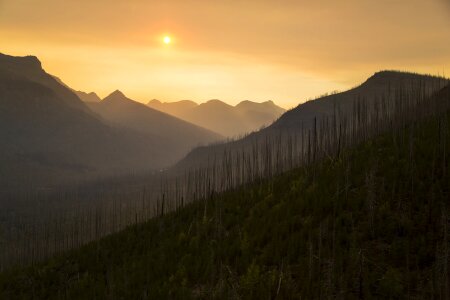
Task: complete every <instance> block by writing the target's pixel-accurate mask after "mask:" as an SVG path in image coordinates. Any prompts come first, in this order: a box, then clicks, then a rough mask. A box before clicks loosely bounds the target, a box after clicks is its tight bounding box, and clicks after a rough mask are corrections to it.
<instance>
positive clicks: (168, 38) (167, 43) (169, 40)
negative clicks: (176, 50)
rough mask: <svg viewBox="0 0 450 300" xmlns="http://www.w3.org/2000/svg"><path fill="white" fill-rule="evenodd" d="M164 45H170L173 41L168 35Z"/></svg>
mask: <svg viewBox="0 0 450 300" xmlns="http://www.w3.org/2000/svg"><path fill="white" fill-rule="evenodd" d="M163 41H164V44H166V45H169V44H170V42H171V41H172V39H171V38H170V36H168V35H166V36H165V37H164V39H163Z"/></svg>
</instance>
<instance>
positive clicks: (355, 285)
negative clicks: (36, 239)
mask: <svg viewBox="0 0 450 300" xmlns="http://www.w3.org/2000/svg"><path fill="white" fill-rule="evenodd" d="M442 93H445V94H446V96H445V97H446V98H442V101H448V99H449V98H448V97H449V95H450V94H449V91H448V88H447V89H446V90H443V91H442ZM449 140H450V113H449V112H448V111H447V113H445V112H442V114H440V115H439V114H438V115H434V116H432V117H430V116H429V117H427V118H425V119H422V120H420V121H412V122H408V123H405V124H404V125H402V126H399V127H394V128H393V129H392V130H390V131H388V132H385V133H384V134H382V135H380V136H378V137H376V138H372V139H368V140H366V141H365V142H363V143H362V144H360V145H357V146H354V147H351V148H347V149H344V150H342V151H339V152H338V153H336V155H331V156H329V157H328V158H325V159H323V160H319V161H316V162H313V163H311V164H308V165H305V166H303V167H300V168H296V169H294V170H292V171H289V172H287V173H284V174H282V175H277V176H275V177H273V178H272V179H266V180H257V181H256V182H254V183H252V184H247V185H244V186H241V187H239V188H235V189H234V190H231V191H228V192H225V193H221V194H218V193H214V192H212V194H210V195H209V196H208V197H206V198H204V199H202V200H199V201H196V202H194V203H191V204H188V205H185V206H184V207H181V206H180V207H178V208H177V209H176V211H173V212H170V213H168V214H165V215H161V216H159V217H156V218H154V219H152V220H150V221H148V222H147V223H145V224H141V225H134V226H130V227H129V228H128V229H126V230H124V231H122V232H120V233H118V234H115V235H111V236H109V237H106V238H104V239H101V240H99V241H97V242H93V243H90V244H88V245H87V246H84V247H82V248H81V249H79V250H75V251H72V252H70V253H67V254H65V255H62V256H58V257H55V258H53V259H51V260H49V261H47V262H44V263H41V264H38V265H35V266H33V267H28V268H26V269H17V270H11V271H8V272H6V273H3V274H1V275H0V298H6V299H8V298H16V297H17V298H27V299H28V298H40V299H51V298H55V299H56V298H58V299H61V298H80V299H81V298H82V299H103V298H110V299H113V298H119V299H190V298H197V299H319V298H337V299H380V298H381V299H383V298H384V299H399V298H409V299H411V298H412V299H448V298H449V296H450V294H449V293H450V290H449V279H450V278H449V246H450V244H449V242H450V241H449V226H450V220H449V209H450V207H449V206H450V191H449V182H450V176H449V169H450V155H449V154H450V147H449V145H448V141H449ZM162 212H164V209H163V210H162Z"/></svg>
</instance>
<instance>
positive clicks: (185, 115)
mask: <svg viewBox="0 0 450 300" xmlns="http://www.w3.org/2000/svg"><path fill="white" fill-rule="evenodd" d="M148 106H150V107H152V108H154V109H157V110H160V111H163V112H166V113H168V114H171V115H173V116H176V117H178V118H180V119H183V120H186V121H188V122H191V123H194V124H197V125H199V126H201V127H204V128H208V129H211V130H213V131H215V132H218V133H220V134H222V135H224V136H228V137H235V136H239V135H243V134H246V133H249V132H252V131H255V130H258V129H260V128H261V127H262V126H267V125H270V124H271V123H272V122H273V121H274V120H276V119H277V118H278V117H279V116H280V115H281V114H282V113H283V112H284V111H285V110H284V109H283V108H281V107H279V106H276V105H275V103H273V101H266V102H263V103H257V102H252V101H249V100H245V101H242V102H240V103H239V104H237V105H236V106H232V105H229V104H227V103H225V102H223V101H221V100H218V99H211V100H208V101H207V102H205V103H201V104H197V103H195V102H193V101H190V100H183V101H178V102H167V103H162V102H160V101H158V100H152V101H150V102H149V103H148Z"/></svg>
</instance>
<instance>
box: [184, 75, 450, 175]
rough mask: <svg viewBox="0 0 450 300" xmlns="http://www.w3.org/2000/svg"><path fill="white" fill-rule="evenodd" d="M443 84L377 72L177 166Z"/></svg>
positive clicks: (443, 81)
mask: <svg viewBox="0 0 450 300" xmlns="http://www.w3.org/2000/svg"><path fill="white" fill-rule="evenodd" d="M446 84H448V80H447V79H444V78H440V77H433V76H427V75H419V74H412V73H402V72H395V71H383V72H378V73H376V74H374V75H373V76H372V77H370V78H369V79H368V80H367V81H366V82H364V83H363V84H361V85H360V86H358V87H356V88H354V89H351V90H349V91H346V92H342V93H338V94H333V95H329V96H324V97H320V98H318V99H316V100H312V101H308V102H305V103H303V104H300V105H299V106H297V107H296V108H294V109H292V110H289V111H287V112H285V113H284V114H283V115H282V116H281V117H280V118H279V119H278V120H277V121H275V122H274V123H273V124H272V125H271V126H268V127H267V128H264V129H262V130H260V131H258V132H255V133H253V134H250V135H248V136H247V137H245V138H243V139H238V140H236V141H232V142H228V143H223V144H218V145H213V146H210V147H200V148H197V149H194V151H192V152H191V153H189V154H188V156H187V157H186V158H185V159H184V160H182V161H180V162H179V164H178V166H177V167H178V168H179V169H184V168H189V167H192V166H194V165H201V164H204V162H205V161H206V159H205V157H208V156H209V157H217V158H220V157H221V156H222V154H223V153H224V151H226V150H227V149H241V150H243V151H250V149H251V147H253V145H254V144H255V143H258V142H261V141H264V140H265V139H267V138H268V137H269V138H270V137H272V138H273V137H278V136H280V135H287V134H293V133H294V134H295V133H300V132H301V131H302V130H308V129H313V125H314V120H316V124H317V127H319V126H320V124H321V121H322V120H325V119H326V118H332V117H333V115H336V117H337V118H342V119H343V118H349V117H351V115H352V114H353V113H354V112H356V111H357V110H358V107H356V104H357V103H359V105H364V106H365V107H368V108H373V109H375V107H374V106H376V105H379V104H380V101H384V103H385V104H386V105H393V103H394V102H395V101H394V99H396V98H399V97H403V98H405V101H410V100H407V99H414V98H415V95H416V94H420V95H423V96H424V97H425V96H427V95H431V94H433V93H435V92H436V91H439V90H440V89H441V88H442V87H444V86H445V85H446ZM394 109H395V108H394Z"/></svg>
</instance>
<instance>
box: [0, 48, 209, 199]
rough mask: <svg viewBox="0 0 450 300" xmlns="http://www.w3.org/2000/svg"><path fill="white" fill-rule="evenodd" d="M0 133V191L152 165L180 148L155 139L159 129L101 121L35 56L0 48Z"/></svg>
mask: <svg viewBox="0 0 450 300" xmlns="http://www.w3.org/2000/svg"><path fill="white" fill-rule="evenodd" d="M144 109H148V108H146V107H145V106H144ZM167 118H171V117H169V116H167ZM179 122H180V124H185V123H184V122H182V121H179ZM192 127H193V126H192ZM186 128H189V126H188V125H186ZM178 129H179V132H178V133H179V134H180V135H181V136H182V135H183V133H184V132H185V131H183V128H182V126H180V127H179V128H178ZM188 131H189V129H188ZM203 131H205V132H206V130H203ZM203 131H202V130H200V129H199V130H198V132H203ZM189 132H190V131H189ZM200 136H201V135H200V134H199V137H200ZM195 137H196V136H195V135H194V134H192V135H191V136H188V138H195ZM0 139H1V140H2V147H0V188H1V192H5V191H6V190H9V189H11V190H17V189H20V190H26V189H27V187H32V188H43V187H49V186H54V185H59V184H63V183H67V182H74V181H78V180H87V179H89V178H92V177H98V176H109V175H111V174H117V173H123V172H126V173H128V172H135V171H139V172H140V171H148V170H154V169H159V168H162V167H166V166H167V165H169V164H170V163H173V162H174V160H175V159H176V158H180V157H181V156H182V155H183V154H184V153H180V149H176V150H175V151H174V152H171V151H172V148H171V147H172V145H170V147H169V146H167V147H160V146H159V144H160V141H159V137H157V138H155V139H149V136H148V135H147V134H144V133H140V132H137V131H136V130H132V129H129V128H121V127H117V126H116V127H113V126H111V125H109V124H106V123H105V122H104V121H103V120H102V119H101V118H100V117H99V116H98V115H96V114H95V113H93V112H92V111H91V110H90V109H89V108H88V107H87V106H86V105H85V104H84V103H83V102H82V101H81V100H80V99H79V98H78V97H77V96H76V95H75V94H74V93H73V92H72V91H71V90H69V89H68V88H66V87H65V86H63V85H61V84H60V83H58V81H57V80H55V79H54V77H53V76H51V75H49V74H47V73H46V72H45V71H44V70H43V69H42V67H41V64H40V62H39V61H38V60H37V59H36V58H35V57H22V58H21V57H12V56H7V55H0ZM186 139H187V138H186ZM203 141H204V140H201V139H199V140H197V141H190V142H191V143H192V144H194V143H199V142H203ZM161 144H164V143H163V142H161ZM192 144H189V145H185V146H184V148H183V149H184V151H186V152H187V151H188V150H189V149H190V148H189V147H192ZM177 155H178V156H177Z"/></svg>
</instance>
